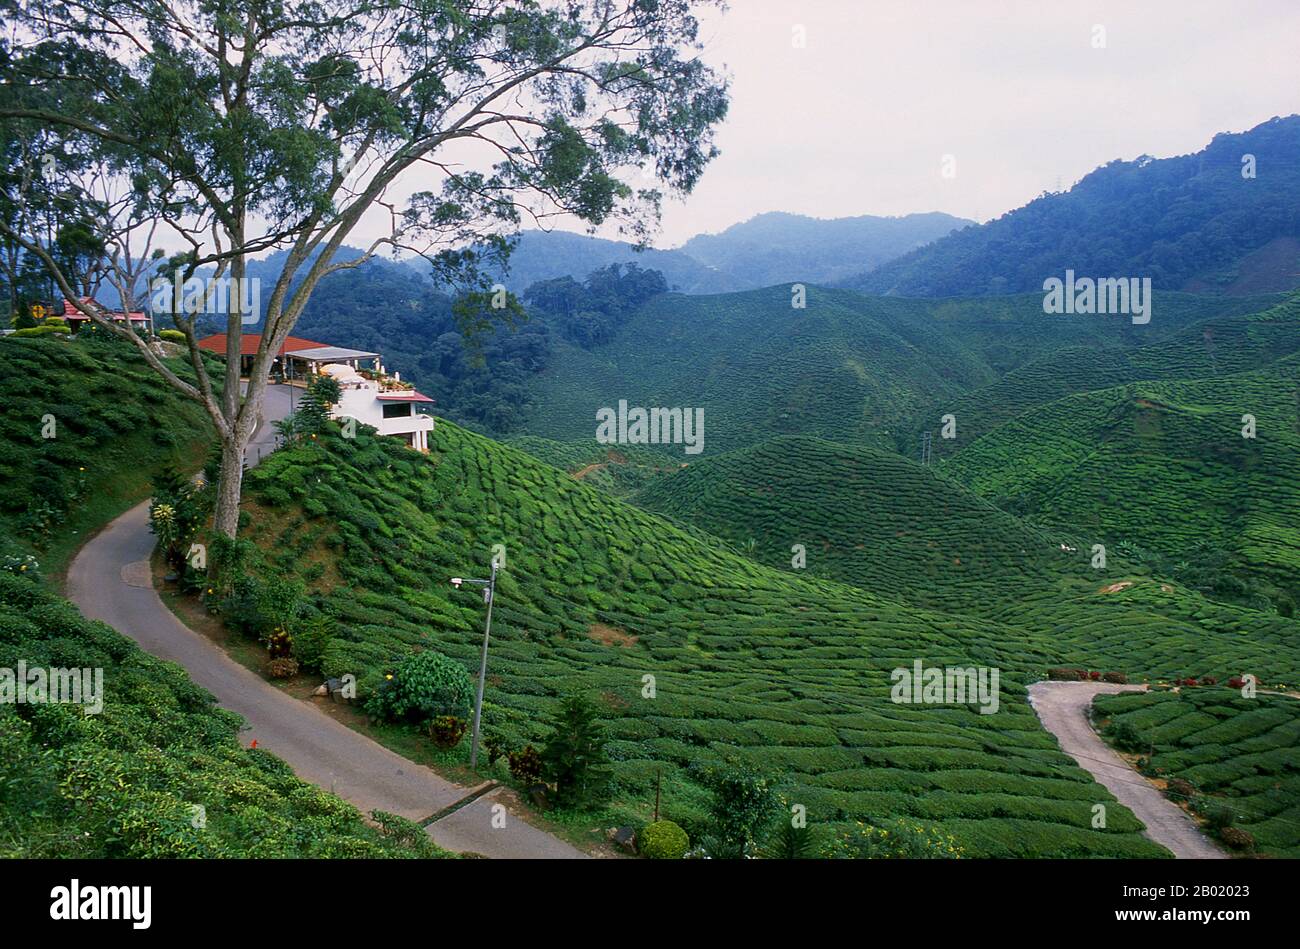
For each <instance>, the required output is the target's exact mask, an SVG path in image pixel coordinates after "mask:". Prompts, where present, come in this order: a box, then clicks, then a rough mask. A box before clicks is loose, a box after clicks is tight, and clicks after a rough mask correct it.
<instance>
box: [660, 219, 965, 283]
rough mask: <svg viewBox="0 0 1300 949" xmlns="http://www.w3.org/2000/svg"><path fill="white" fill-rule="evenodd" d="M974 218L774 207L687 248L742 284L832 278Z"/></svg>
mask: <svg viewBox="0 0 1300 949" xmlns="http://www.w3.org/2000/svg"><path fill="white" fill-rule="evenodd" d="M973 223H974V222H973V221H968V220H965V219H963V218H957V217H953V216H952V215H950V214H940V213H938V212H932V213H929V214H908V215H906V216H904V217H875V216H872V215H863V216H861V217H845V218H833V219H830V220H822V219H818V218H811V217H806V216H804V215H802V214H785V213H783V212H770V213H767V214H760V215H758V216H756V217H752V218H750V219H749V220H748V221H745V222H743V223H741V224H733V225H732V226H731V227H729V228H727V229H726V230H725V231H722V232H721V233H718V234H700V235H697V236H695V237H692V238H691V239H690V240H689V241H687V242H686V243H685V244H683V245H682V247H681V250H682V251H683V252H684V253H686V254H689V255H690V256H691V257H693V258H694V259H696V260H698V261H701V262H702V263H704V264H706V265H708V266H710V267H713V268H716V269H717V270H718V271H720V272H722V273H725V274H728V275H729V276H730V277H731V278H732V280H733V281H734V282H735V283H736V284H738V286H737V287H736V289H756V288H758V287H770V286H773V285H774V284H778V283H818V284H834V283H839V282H841V281H843V280H846V279H848V278H850V277H853V276H856V275H858V274H861V273H862V272H863V271H864V270H870V269H872V268H874V267H878V266H879V265H880V264H883V263H884V262H885V261H888V260H893V259H894V258H896V257H898V256H900V255H901V254H905V253H907V252H908V251H911V250H914V249H916V248H918V247H922V246H924V245H926V244H929V243H930V242H932V241H935V240H938V239H939V238H941V237H944V236H946V235H948V234H951V233H952V232H953V231H956V230H960V229H961V228H963V227H966V226H967V225H970V224H973ZM670 282H671V281H670Z"/></svg>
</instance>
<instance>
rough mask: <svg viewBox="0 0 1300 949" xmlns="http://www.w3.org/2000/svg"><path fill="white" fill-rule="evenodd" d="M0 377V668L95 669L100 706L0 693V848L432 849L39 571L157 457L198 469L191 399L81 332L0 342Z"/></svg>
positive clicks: (202, 444)
mask: <svg viewBox="0 0 1300 949" xmlns="http://www.w3.org/2000/svg"><path fill="white" fill-rule="evenodd" d="M170 364H171V366H172V368H173V369H175V370H176V371H177V372H179V373H181V374H185V372H186V369H185V366H184V365H183V363H182V362H181V361H179V360H173V361H171V362H170ZM0 387H2V388H3V392H4V394H5V396H6V408H5V412H4V415H3V418H0V474H2V475H3V477H2V478H0V480H3V483H4V487H3V491H2V492H0V669H4V670H16V669H18V668H19V667H20V666H19V664H20V663H23V664H25V666H26V668H27V669H28V670H32V669H37V668H43V669H49V668H58V669H76V670H80V669H91V670H102V676H103V678H102V683H103V690H104V691H103V697H102V698H103V701H102V710H101V711H99V712H97V713H91V712H86V711H83V709H82V708H81V707H79V706H76V705H67V704H33V703H30V702H24V703H18V702H16V701H15V700H14V699H15V697H14V696H8V697H6V699H5V701H4V702H3V703H0V757H3V759H4V761H5V768H4V772H3V775H0V856H3V857H11V858H12V857H39V858H66V857H75V858H85V859H90V858H102V857H125V858H153V857H320V858H327V857H396V856H442V855H444V854H443V853H442V851H440V850H439V849H438V848H437V847H435V846H433V845H432V844H431V843H430V842H428V840H427V838H425V836H424V834H423V833H422V832H420V831H419V829H418V828H415V827H414V825H411V824H410V823H409V822H406V821H403V820H402V819H401V818H386V821H387V830H388V831H389V832H390V834H389V835H386V834H384V833H381V831H380V830H378V829H376V828H375V827H373V826H371V824H370V823H368V822H367V821H366V820H364V819H363V818H362V816H361V814H360V813H359V812H358V811H357V810H356V808H354V807H353V806H352V805H350V804H348V803H346V802H344V801H343V800H341V799H339V798H337V797H335V796H333V795H331V794H327V793H326V792H324V791H321V790H319V789H317V788H315V787H313V786H312V785H309V784H306V783H305V782H303V781H300V780H299V779H298V778H297V777H295V776H294V774H293V772H292V771H291V770H290V769H289V767H288V765H286V764H285V763H284V762H282V761H281V760H279V759H278V758H276V757H274V756H273V755H270V754H268V753H266V752H264V751H257V750H247V749H244V748H242V747H241V746H240V744H239V741H238V737H237V736H238V732H239V728H240V726H241V724H242V720H241V719H240V718H239V717H238V716H236V715H233V714H231V713H229V712H226V711H224V710H222V709H219V708H217V707H216V705H215V703H214V701H213V699H212V696H210V695H209V694H208V693H206V692H205V691H203V690H202V689H200V688H198V687H197V686H196V685H195V684H194V683H193V682H192V681H190V679H189V677H188V676H187V675H186V674H185V672H184V671H183V670H182V669H181V668H180V667H178V666H176V665H173V664H171V663H167V662H163V661H161V660H159V659H155V658H154V657H152V656H150V655H148V654H147V653H145V652H143V651H142V650H140V649H139V648H137V647H136V645H135V644H134V643H132V642H131V641H130V640H129V639H127V637H126V636H124V635H122V633H120V632H118V631H116V630H113V629H111V628H110V627H108V626H106V625H105V624H103V623H97V622H91V621H89V620H87V619H85V618H84V617H83V616H82V615H81V614H80V613H79V612H78V611H77V610H76V609H75V608H74V607H73V606H72V605H71V604H70V603H68V602H67V601H65V600H63V599H61V598H59V597H58V596H56V595H55V594H54V593H53V592H52V591H51V590H50V588H49V585H48V584H47V582H46V581H45V580H44V579H42V575H45V576H50V575H51V574H57V573H59V572H60V571H61V570H62V569H63V568H64V566H65V565H66V561H67V559H68V558H70V556H71V555H72V553H73V552H74V551H75V550H76V548H77V547H78V546H79V545H80V544H81V543H82V542H83V541H84V540H85V538H86V535H87V534H88V533H89V532H92V531H93V530H95V529H97V528H98V527H100V526H102V525H103V524H104V523H105V522H107V521H108V520H109V519H111V518H112V517H114V516H115V515H116V514H118V513H119V512H120V511H121V510H123V509H125V508H126V507H128V506H129V505H131V504H134V503H135V502H137V501H139V500H141V499H142V498H144V497H147V496H148V493H149V489H150V485H149V481H150V479H151V477H152V476H154V475H155V474H157V473H158V472H159V470H161V469H162V468H163V467H165V466H166V465H168V464H170V463H173V462H174V463H177V464H179V465H180V466H182V467H183V468H188V467H197V465H198V463H199V462H201V461H202V459H203V457H204V456H205V454H206V448H207V444H208V440H209V429H208V425H207V421H206V416H205V415H204V413H203V412H202V410H201V409H200V408H199V407H198V406H197V405H194V404H193V403H190V402H187V401H186V400H184V399H183V398H182V397H180V396H179V395H178V394H176V393H175V391H174V390H173V389H171V388H170V387H168V386H167V385H166V384H165V383H163V382H162V380H161V379H159V378H158V376H157V375H156V374H155V373H154V372H153V371H152V370H151V369H149V368H148V367H147V366H145V364H144V362H143V360H142V359H141V358H140V357H139V356H138V355H136V354H135V352H134V350H133V349H131V348H130V347H129V346H128V345H127V344H125V343H121V342H117V341H110V340H102V341H101V340H96V339H93V338H91V336H89V335H86V336H78V337H77V338H75V339H70V340H69V339H56V338H52V337H50V336H46V337H42V338H35V339H25V338H16V337H10V338H6V339H3V340H0ZM46 415H49V416H52V417H53V423H52V427H47V426H50V420H49V419H46V418H45V416H46ZM43 429H44V432H43ZM45 433H48V434H50V435H52V436H53V437H50V438H45V437H42V435H43V434H45ZM413 829H414V831H415V833H411V831H412V830H413Z"/></svg>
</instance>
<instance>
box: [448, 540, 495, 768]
mask: <svg viewBox="0 0 1300 949" xmlns="http://www.w3.org/2000/svg"><path fill="white" fill-rule="evenodd" d="M462 583H473V584H476V585H478V586H481V587H483V599H484V600H486V601H487V622H486V624H485V625H484V627H483V656H482V658H481V659H480V660H479V667H478V695H477V696H476V697H475V699H474V733H473V735H472V737H471V738H470V745H469V767H470V770H471V771H476V770H478V738H479V724H480V722H481V721H482V720H483V686H484V684H485V683H486V681H487V657H488V642H489V641H490V640H491V638H492V604H493V603H494V602H495V601H496V589H497V561H496V558H495V557H494V558H493V559H492V576H491V578H490V579H488V580H469V579H466V578H464V577H452V578H451V585H452V586H454V587H457V588H459V587H460V585H461V584H462Z"/></svg>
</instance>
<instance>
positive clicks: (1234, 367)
mask: <svg viewBox="0 0 1300 949" xmlns="http://www.w3.org/2000/svg"><path fill="white" fill-rule="evenodd" d="M1251 299H1252V301H1253V298H1251ZM1160 302H1161V304H1162V309H1161V311H1160V316H1161V321H1162V322H1163V321H1164V319H1165V318H1166V316H1167V314H1166V313H1165V312H1164V308H1163V305H1164V303H1165V300H1164V298H1161V301H1160ZM1234 302H1235V304H1236V305H1234ZM1248 306H1249V304H1248ZM1241 307H1242V302H1241V301H1223V303H1222V304H1221V307H1220V308H1218V309H1217V310H1216V312H1215V314H1214V315H1213V316H1212V317H1210V318H1209V319H1203V320H1200V321H1198V322H1195V323H1193V324H1191V325H1186V326H1184V325H1182V324H1181V323H1180V324H1179V325H1180V327H1181V328H1180V329H1178V331H1177V332H1175V333H1174V334H1172V336H1170V337H1169V338H1167V339H1163V340H1160V341H1159V342H1155V343H1149V344H1147V345H1142V346H1138V347H1124V346H1121V345H1115V344H1114V343H1113V342H1112V344H1110V345H1098V344H1097V342H1098V341H1092V342H1091V343H1090V344H1089V345H1087V346H1076V345H1072V346H1067V347H1065V348H1062V349H1057V350H1055V351H1053V352H1048V353H1046V354H1045V355H1039V356H1037V357H1036V358H1033V359H1031V360H1029V361H1027V362H1023V363H1021V364H1019V365H1017V366H1016V367H1015V368H1013V369H1011V370H1010V371H1009V372H1007V373H1006V374H1005V375H1004V376H1002V377H1001V378H1000V379H998V380H997V381H996V382H994V383H993V384H991V385H987V386H983V387H981V388H978V389H974V390H972V391H970V392H966V393H963V394H961V395H959V396H957V397H956V398H949V399H945V400H943V401H936V402H934V403H933V404H932V406H931V408H930V409H929V410H927V411H926V412H925V413H923V415H922V416H921V418H920V419H919V420H918V421H916V422H914V423H913V425H912V426H911V427H909V428H908V429H907V434H906V435H905V436H901V437H900V438H899V442H898V443H899V448H900V449H901V450H903V451H904V452H908V453H912V454H915V450H916V445H917V436H918V435H919V433H920V431H922V430H924V429H931V430H937V429H938V428H939V419H940V418H942V416H943V415H945V414H948V413H951V414H953V415H954V416H955V417H956V418H957V420H958V427H957V434H958V437H957V438H956V439H953V440H948V439H940V438H938V437H936V438H935V439H934V444H933V448H934V456H935V458H943V457H947V456H949V455H951V454H953V453H954V452H956V451H959V450H961V449H962V448H964V447H965V446H968V445H970V444H972V443H973V442H974V441H976V440H977V439H979V437H980V436H982V435H985V434H987V433H989V432H991V431H993V430H994V429H996V428H997V427H998V426H999V425H1002V424H1004V423H1007V422H1011V421H1013V420H1014V419H1015V418H1016V416H1018V415H1021V414H1023V413H1025V412H1027V411H1029V410H1030V409H1032V408H1034V407H1035V406H1041V405H1045V404H1047V403H1049V402H1054V401H1056V400H1057V399H1061V398H1064V397H1066V396H1069V395H1074V394H1076V393H1082V392H1090V391H1094V390H1097V389H1106V388H1111V387H1113V386H1118V385H1123V384H1125V383H1131V382H1139V381H1152V380H1186V379H1192V378H1203V377H1211V376H1226V375H1231V374H1234V373H1241V372H1247V371H1250V370H1255V369H1260V368H1263V367H1265V366H1268V365H1270V364H1272V363H1275V362H1277V361H1278V360H1281V359H1285V358H1286V357H1288V356H1290V355H1292V354H1294V353H1296V352H1300V297H1295V296H1293V297H1290V298H1288V299H1285V300H1283V301H1282V302H1280V303H1278V304H1276V305H1274V306H1271V307H1268V308H1266V309H1263V310H1261V311H1259V312H1255V311H1253V310H1251V309H1242V308H1241ZM1074 319H1080V318H1078V317H1076V318H1074ZM1154 319H1155V317H1153V320H1154Z"/></svg>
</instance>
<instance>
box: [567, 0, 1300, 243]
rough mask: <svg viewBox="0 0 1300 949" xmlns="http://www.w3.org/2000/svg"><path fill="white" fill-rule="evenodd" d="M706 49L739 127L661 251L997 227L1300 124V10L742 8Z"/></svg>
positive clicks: (958, 1)
mask: <svg viewBox="0 0 1300 949" xmlns="http://www.w3.org/2000/svg"><path fill="white" fill-rule="evenodd" d="M796 26H802V27H803V28H804V30H805V31H806V46H805V47H804V48H796V47H795V45H794V42H793V40H794V35H795V27H796ZM1096 26H1101V27H1103V28H1104V30H1105V43H1106V45H1105V48H1101V49H1097V48H1094V47H1093V38H1094V35H1095V34H1094V27H1096ZM704 36H705V39H706V42H707V52H706V54H705V57H706V58H707V59H708V60H709V61H710V62H712V63H714V64H725V65H726V66H727V67H728V70H729V72H730V74H731V78H732V82H733V88H732V104H731V113H730V116H729V117H728V119H727V121H726V124H725V126H724V127H723V128H722V129H721V131H720V133H719V136H718V144H719V146H720V147H721V149H722V155H721V156H720V157H719V158H718V159H717V160H716V161H715V162H714V163H713V164H712V165H711V166H710V167H709V169H708V171H707V172H706V173H705V176H704V179H703V181H701V183H700V184H699V186H698V187H697V189H696V191H695V193H694V194H693V195H692V196H691V197H690V198H689V199H688V200H687V201H686V202H685V203H684V204H679V205H676V206H673V205H670V206H668V207H667V208H666V209H665V214H664V222H663V232H662V236H661V238H660V239H659V240H658V241H656V244H657V246H661V247H668V246H675V245H677V244H680V243H681V242H682V241H684V240H686V239H687V238H689V237H690V236H692V235H693V234H696V233H699V232H701V231H710V232H712V231H718V230H722V229H723V228H725V227H727V226H728V225H730V224H734V223H736V222H737V221H742V220H745V219H747V218H749V217H752V216H753V215H755V214H758V213H760V212H763V211H775V210H780V211H792V212H797V213H802V214H809V215H813V216H816V217H842V216H849V215H857V214H886V215H897V214H907V213H909V212H913V211H936V210H937V211H946V212H948V213H950V214H955V215H959V216H961V217H968V218H974V219H976V220H979V221H985V220H988V219H990V218H993V217H997V216H999V215H1000V214H1002V213H1004V212H1005V211H1008V210H1010V209H1012V208H1016V207H1019V206H1021V205H1023V204H1024V203H1026V202H1027V201H1029V200H1031V199H1032V198H1034V197H1035V196H1036V195H1038V194H1039V193H1040V192H1042V191H1043V190H1045V189H1049V190H1050V189H1054V188H1055V187H1056V185H1057V182H1058V179H1059V180H1060V183H1061V185H1062V186H1063V187H1069V186H1070V185H1071V184H1072V183H1073V182H1074V181H1077V180H1078V179H1079V178H1080V177H1082V176H1083V175H1085V174H1087V173H1088V172H1089V171H1091V170H1092V169H1093V168H1095V167H1097V166H1098V165H1101V164H1104V163H1105V162H1107V161H1110V160H1111V159H1113V158H1125V159H1131V158H1135V157H1137V156H1138V155H1141V154H1143V153H1147V154H1151V155H1155V156H1157V157H1165V156H1169V155H1180V154H1186V153H1188V152H1193V151H1197V150H1199V149H1201V148H1202V147H1204V146H1205V144H1206V143H1207V142H1209V140H1210V139H1211V138H1212V137H1213V136H1214V134H1215V133H1216V132H1220V131H1243V130H1245V129H1247V128H1250V127H1252V126H1254V125H1257V124H1259V123H1260V122H1263V121H1265V120H1267V119H1269V118H1271V117H1272V116H1274V115H1290V114H1293V113H1295V112H1300V0H1212V2H1207V0H1157V2H1152V0H1123V2H1088V0H1026V2H1018V0H731V9H730V10H728V11H727V12H726V13H725V14H723V15H721V16H714V15H710V16H708V17H707V19H706V21H705V29H704ZM945 155H952V156H953V158H954V160H955V170H956V175H955V177H953V178H944V177H943V176H942V175H941V167H942V162H943V158H944V156H945ZM575 229H577V228H575Z"/></svg>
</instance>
